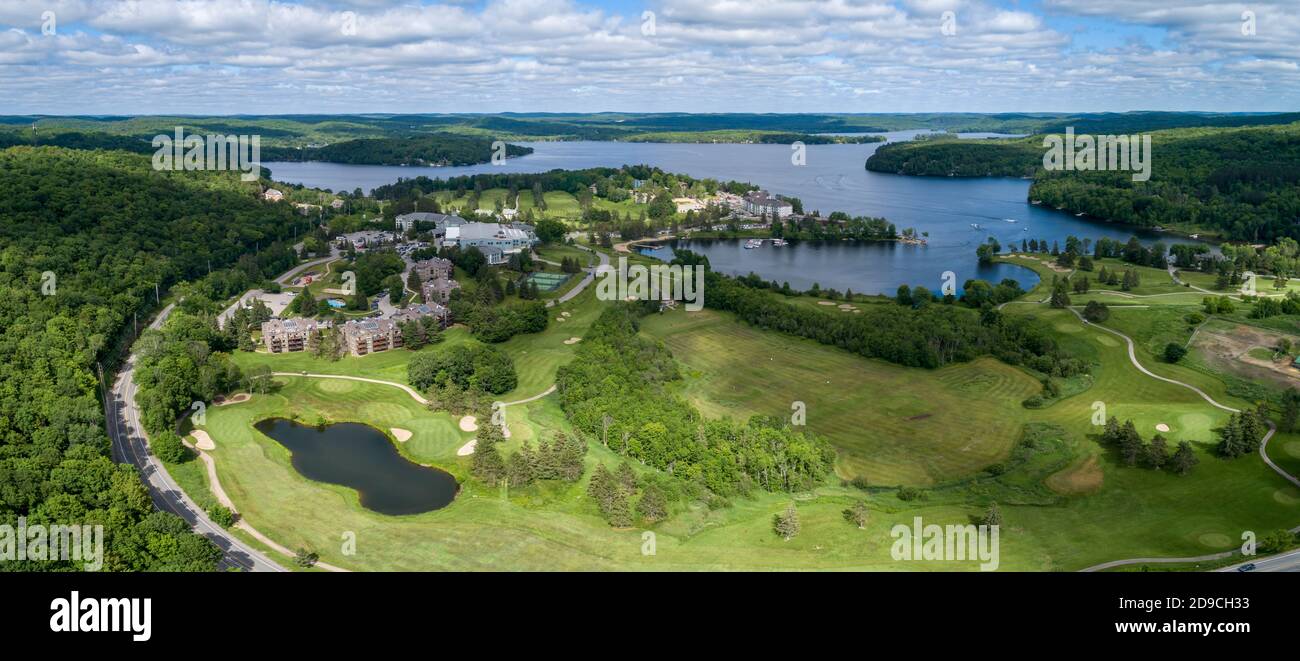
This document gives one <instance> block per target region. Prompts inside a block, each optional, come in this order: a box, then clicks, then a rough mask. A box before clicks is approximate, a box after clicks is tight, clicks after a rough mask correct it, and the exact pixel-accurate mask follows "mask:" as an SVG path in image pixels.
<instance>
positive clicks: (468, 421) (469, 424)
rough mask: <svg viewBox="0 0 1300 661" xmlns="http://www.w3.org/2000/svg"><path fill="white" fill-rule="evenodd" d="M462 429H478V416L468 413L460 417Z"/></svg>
mask: <svg viewBox="0 0 1300 661" xmlns="http://www.w3.org/2000/svg"><path fill="white" fill-rule="evenodd" d="M460 430H461V431H478V418H475V417H474V416H472V415H467V416H465V417H463V418H461V419H460Z"/></svg>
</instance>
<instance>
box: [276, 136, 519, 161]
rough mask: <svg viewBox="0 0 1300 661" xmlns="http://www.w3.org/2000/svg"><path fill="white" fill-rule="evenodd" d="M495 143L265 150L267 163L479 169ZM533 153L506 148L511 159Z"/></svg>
mask: <svg viewBox="0 0 1300 661" xmlns="http://www.w3.org/2000/svg"><path fill="white" fill-rule="evenodd" d="M493 142H494V141H493V140H491V139H489V138H480V137H474V136H466V135H455V134H451V133H436V134H434V135H424V136H411V137H402V138H361V139H359V140H347V141H345V142H336V143H334V144H330V145H325V146H323V147H303V148H301V149H294V148H292V147H262V160H263V161H324V162H327V163H347V164H350V165H476V164H478V163H487V162H489V161H491V160H492V155H493V148H492V143H493ZM531 153H533V148H532V147H521V146H519V145H512V144H507V145H505V156H506V157H507V158H511V157H515V156H524V155H527V154H531Z"/></svg>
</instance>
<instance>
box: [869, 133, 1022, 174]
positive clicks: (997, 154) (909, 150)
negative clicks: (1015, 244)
mask: <svg viewBox="0 0 1300 661" xmlns="http://www.w3.org/2000/svg"><path fill="white" fill-rule="evenodd" d="M1042 166H1043V147H1042V139H1041V138H1018V139H1014V140H964V139H960V138H957V137H954V136H946V135H945V136H936V137H933V138H924V139H917V140H912V141H908V142H893V143H890V144H887V145H882V146H881V147H880V148H879V149H877V150H876V152H875V153H874V154H872V155H871V157H870V158H868V159H867V169H868V170H871V171H873V172H888V173H891V174H907V175H913V176H920V177H1032V176H1034V174H1035V173H1036V172H1037V171H1038V170H1040V169H1041V168H1042Z"/></svg>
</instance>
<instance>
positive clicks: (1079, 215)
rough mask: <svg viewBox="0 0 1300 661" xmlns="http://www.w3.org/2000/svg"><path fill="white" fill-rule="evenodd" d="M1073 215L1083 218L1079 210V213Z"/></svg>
mask: <svg viewBox="0 0 1300 661" xmlns="http://www.w3.org/2000/svg"><path fill="white" fill-rule="evenodd" d="M1074 217H1075V218H1083V212H1082V211H1080V212H1079V213H1076V214H1074Z"/></svg>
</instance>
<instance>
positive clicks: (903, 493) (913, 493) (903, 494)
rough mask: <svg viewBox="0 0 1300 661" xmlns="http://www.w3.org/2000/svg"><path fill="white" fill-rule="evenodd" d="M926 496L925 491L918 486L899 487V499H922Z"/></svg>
mask: <svg viewBox="0 0 1300 661" xmlns="http://www.w3.org/2000/svg"><path fill="white" fill-rule="evenodd" d="M924 498H925V492H924V491H921V490H920V489H917V488H916V487H899V488H898V499H899V500H922V499H924Z"/></svg>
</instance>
